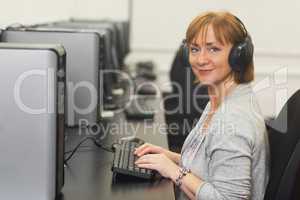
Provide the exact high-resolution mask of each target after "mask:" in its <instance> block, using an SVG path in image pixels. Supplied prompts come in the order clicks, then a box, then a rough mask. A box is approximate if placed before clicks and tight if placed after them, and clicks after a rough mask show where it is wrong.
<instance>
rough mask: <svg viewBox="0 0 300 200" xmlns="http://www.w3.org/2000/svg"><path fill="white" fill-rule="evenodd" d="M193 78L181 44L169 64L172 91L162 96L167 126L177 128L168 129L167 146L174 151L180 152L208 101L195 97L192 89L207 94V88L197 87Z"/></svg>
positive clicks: (199, 93) (198, 93)
mask: <svg viewBox="0 0 300 200" xmlns="http://www.w3.org/2000/svg"><path fill="white" fill-rule="evenodd" d="M195 79H196V78H195V76H194V74H193V72H192V69H191V66H190V64H189V63H188V61H187V60H186V59H185V56H184V53H183V49H182V46H181V47H180V48H179V49H178V51H177V52H176V55H175V58H174V60H173V63H172V65H171V71H170V80H171V82H172V83H173V84H172V92H170V93H165V94H164V98H163V99H164V106H165V119H166V123H167V125H168V127H170V125H171V124H177V125H178V130H177V131H176V132H175V133H173V131H172V130H170V129H169V130H168V142H169V148H170V149H171V150H173V151H176V152H180V150H181V147H182V145H183V142H184V140H185V138H186V137H187V135H188V134H189V132H190V131H191V129H192V127H193V125H194V124H195V123H196V122H197V121H198V119H199V118H200V116H201V114H202V111H203V109H204V108H205V106H206V104H207V102H208V98H203V96H200V97H199V98H195V95H194V94H193V93H194V91H196V94H197V95H205V96H207V88H204V87H199V84H197V83H195ZM174 83H175V84H177V85H178V86H179V87H180V89H179V88H178V87H176V86H175V85H174ZM172 111H174V112H172ZM171 127H172V126H171Z"/></svg>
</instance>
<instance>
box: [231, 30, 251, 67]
mask: <svg viewBox="0 0 300 200" xmlns="http://www.w3.org/2000/svg"><path fill="white" fill-rule="evenodd" d="M252 60H253V43H252V40H251V38H250V36H247V37H246V39H245V40H244V41H243V42H241V43H238V44H236V45H234V46H233V47H232V49H231V51H230V53H229V58H228V62H229V65H230V67H231V68H232V70H233V71H236V72H244V71H245V67H246V66H247V65H249V64H250V63H251V61H252Z"/></svg>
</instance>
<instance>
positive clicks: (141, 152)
mask: <svg viewBox="0 0 300 200" xmlns="http://www.w3.org/2000/svg"><path fill="white" fill-rule="evenodd" d="M149 153H155V150H154V148H153V147H151V146H147V147H145V148H144V149H142V150H141V151H140V152H138V153H137V155H138V156H143V155H146V154H149Z"/></svg>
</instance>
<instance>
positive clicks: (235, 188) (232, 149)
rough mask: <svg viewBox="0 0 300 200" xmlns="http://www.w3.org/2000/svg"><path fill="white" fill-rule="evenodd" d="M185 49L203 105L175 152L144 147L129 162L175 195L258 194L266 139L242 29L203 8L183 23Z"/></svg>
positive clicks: (263, 181)
mask: <svg viewBox="0 0 300 200" xmlns="http://www.w3.org/2000/svg"><path fill="white" fill-rule="evenodd" d="M186 46H187V47H186V48H188V51H189V61H190V64H191V66H192V69H193V72H194V74H195V75H196V77H197V78H198V79H199V81H200V82H201V84H205V85H207V87H208V94H209V99H210V100H209V103H208V104H207V106H206V108H205V110H204V112H203V114H202V116H201V118H200V120H199V122H198V123H197V124H196V126H195V127H194V129H193V130H192V131H191V132H190V134H189V135H188V137H187V139H186V140H185V142H184V145H183V148H182V151H181V154H177V153H174V152H171V151H168V150H166V149H163V148H161V147H158V146H155V145H152V144H144V145H142V146H140V147H139V148H137V149H136V151H135V153H136V154H137V155H138V156H139V159H138V160H137V161H136V165H137V166H138V167H142V168H149V169H154V170H156V171H158V172H159V173H160V174H161V175H162V176H164V177H167V178H170V179H171V180H172V181H174V182H175V183H176V185H177V186H178V187H179V188H180V189H181V191H182V192H181V193H180V194H179V196H178V199H185V198H190V199H199V200H218V199H230V200H237V199H263V197H264V192H265V188H266V185H267V182H268V174H269V144H268V139H267V132H266V128H265V124H264V120H263V117H262V116H261V114H260V109H259V106H258V104H257V102H256V100H255V97H254V95H253V91H252V89H251V86H250V82H251V81H252V80H253V78H254V66H253V45H252V42H251V38H250V36H249V35H248V33H247V30H246V28H245V26H244V25H243V23H242V22H241V21H240V20H239V19H238V18H237V17H235V16H234V15H232V14H231V13H228V12H207V13H204V14H202V15H200V16H198V17H196V18H195V19H194V20H193V21H192V22H191V24H190V25H189V27H188V30H187V33H186Z"/></svg>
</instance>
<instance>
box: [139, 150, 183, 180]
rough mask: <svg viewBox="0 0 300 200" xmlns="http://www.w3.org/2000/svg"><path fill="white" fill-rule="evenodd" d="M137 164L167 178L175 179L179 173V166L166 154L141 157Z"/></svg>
mask: <svg viewBox="0 0 300 200" xmlns="http://www.w3.org/2000/svg"><path fill="white" fill-rule="evenodd" d="M135 164H136V165H137V166H138V167H140V168H147V169H152V170H156V171H157V172H159V173H160V174H161V175H162V176H163V177H166V178H172V177H174V174H177V173H178V171H179V166H178V165H176V164H175V163H174V162H173V161H172V160H171V159H170V158H168V157H167V156H166V155H165V154H146V155H143V156H142V157H140V158H139V159H138V160H137V161H136V162H135Z"/></svg>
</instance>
